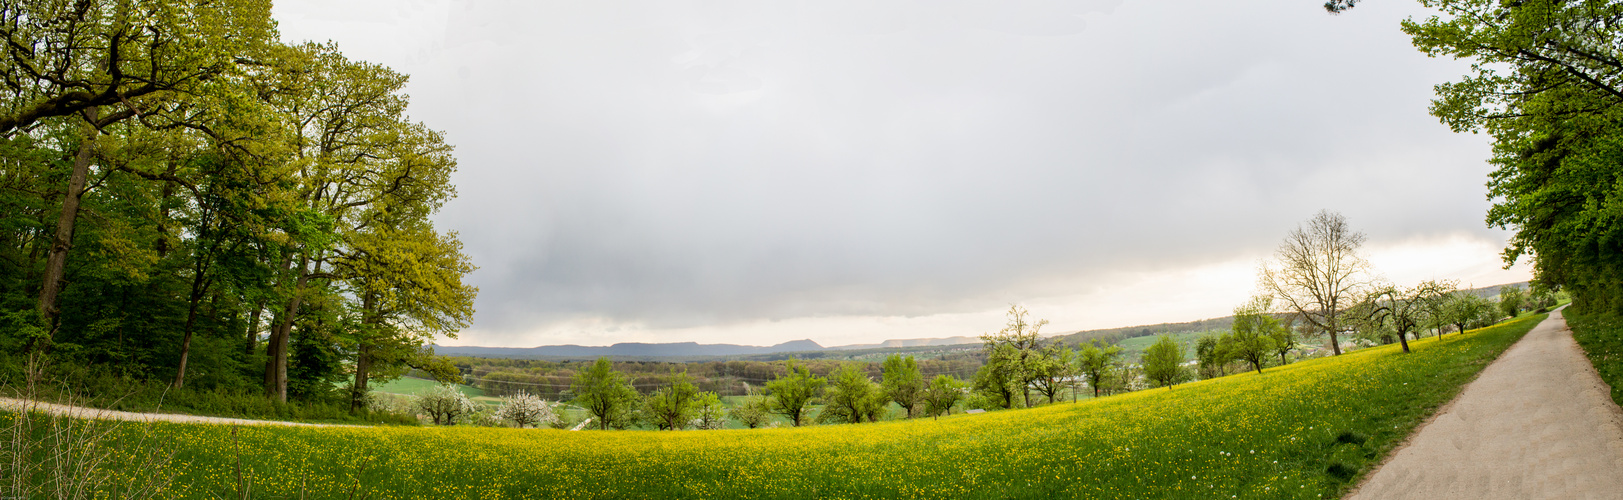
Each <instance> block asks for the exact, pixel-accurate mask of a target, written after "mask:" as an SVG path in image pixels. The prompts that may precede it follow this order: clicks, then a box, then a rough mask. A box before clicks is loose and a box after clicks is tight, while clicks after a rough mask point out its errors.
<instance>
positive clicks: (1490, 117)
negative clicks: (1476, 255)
mask: <svg viewBox="0 0 1623 500" xmlns="http://www.w3.org/2000/svg"><path fill="white" fill-rule="evenodd" d="M1428 5H1429V6H1431V7H1433V8H1436V9H1438V10H1439V11H1441V14H1442V15H1440V16H1436V17H1433V18H1430V19H1426V20H1421V21H1416V20H1409V21H1405V22H1404V23H1403V30H1404V32H1405V33H1408V34H1409V35H1410V36H1411V37H1413V39H1414V44H1415V47H1417V48H1419V49H1420V50H1421V51H1422V52H1424V53H1426V54H1427V55H1429V56H1434V57H1435V56H1448V57H1454V58H1460V59H1467V60H1470V61H1471V63H1472V67H1471V73H1470V74H1468V75H1466V76H1464V77H1463V78H1462V79H1461V80H1459V81H1456V82H1450V83H1444V84H1441V85H1438V86H1437V98H1436V99H1435V100H1433V101H1432V108H1431V112H1432V114H1433V115H1435V116H1437V117H1438V118H1439V119H1440V120H1442V122H1443V123H1444V124H1447V125H1448V126H1449V127H1450V128H1452V129H1453V130H1455V131H1456V132H1463V131H1471V132H1473V133H1474V132H1486V133H1488V134H1489V135H1491V136H1492V137H1493V139H1494V143H1493V155H1494V156H1493V159H1492V160H1491V163H1493V164H1494V165H1495V167H1496V170H1495V171H1494V172H1493V173H1492V174H1490V175H1489V181H1488V196H1489V199H1491V200H1493V201H1494V205H1493V207H1492V208H1490V209H1489V211H1488V217H1487V222H1488V224H1489V225H1492V226H1497V227H1501V228H1509V229H1512V230H1513V231H1514V232H1515V235H1514V237H1513V238H1512V239H1511V241H1510V243H1509V247H1508V248H1506V249H1505V251H1504V258H1505V262H1506V264H1512V263H1515V262H1516V261H1517V260H1518V259H1520V258H1522V257H1536V258H1534V259H1533V270H1534V282H1535V286H1536V287H1544V288H1546V289H1549V290H1565V291H1567V292H1570V293H1571V294H1572V297H1573V309H1575V310H1579V311H1586V312H1609V311H1617V310H1620V308H1623V272H1620V271H1623V253H1620V252H1617V251H1616V250H1615V249H1617V248H1620V247H1623V210H1620V209H1619V208H1620V207H1623V191H1620V190H1619V189H1618V186H1619V185H1623V184H1620V181H1623V169H1619V168H1617V165H1618V164H1620V163H1623V74H1620V73H1619V72H1618V71H1617V69H1618V63H1617V61H1618V60H1619V59H1620V58H1623V57H1620V56H1623V54H1620V53H1619V47H1620V46H1623V43H1620V42H1623V24H1619V23H1617V22H1615V20H1616V19H1618V18H1619V16H1620V15H1623V4H1617V3H1615V2H1552V1H1534V2H1480V1H1469V0H1440V1H1435V2H1429V3H1428ZM1506 292H1509V291H1508V290H1507V291H1506ZM1510 293H1511V294H1512V295H1519V294H1520V292H1510ZM1502 298H1503V295H1502ZM1512 298H1515V297H1512ZM1516 299H1517V300H1501V307H1502V308H1503V309H1501V312H1502V313H1504V314H1505V315H1506V316H1515V313H1516V311H1517V310H1519V309H1522V308H1524V307H1525V306H1524V305H1522V304H1520V303H1519V302H1520V299H1519V298H1516Z"/></svg>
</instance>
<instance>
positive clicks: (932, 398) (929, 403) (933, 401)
mask: <svg viewBox="0 0 1623 500" xmlns="http://www.w3.org/2000/svg"><path fill="white" fill-rule="evenodd" d="M963 398H964V383H963V382H960V381H959V380H958V379H956V378H952V377H951V376H948V375H936V376H935V379H934V380H931V381H930V385H929V387H926V388H925V389H924V411H926V412H928V413H929V414H930V417H931V418H935V419H940V418H941V415H943V414H946V413H947V412H949V411H952V407H953V405H956V404H958V401H959V400H961V399H963Z"/></svg>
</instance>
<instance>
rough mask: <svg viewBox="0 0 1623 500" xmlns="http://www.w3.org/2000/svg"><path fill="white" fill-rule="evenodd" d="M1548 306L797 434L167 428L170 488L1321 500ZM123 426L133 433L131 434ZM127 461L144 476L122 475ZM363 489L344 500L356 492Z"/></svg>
mask: <svg viewBox="0 0 1623 500" xmlns="http://www.w3.org/2000/svg"><path fill="white" fill-rule="evenodd" d="M1542 318H1543V316H1542V315H1539V316H1531V317H1527V318H1523V319H1519V320H1515V321H1512V322H1508V323H1506V324H1502V325H1498V326H1495V327H1490V328H1486V329H1482V330H1476V331H1472V332H1468V333H1466V334H1463V335H1450V336H1445V337H1444V338H1443V339H1442V340H1441V341H1438V340H1435V339H1433V338H1427V339H1425V340H1422V341H1419V342H1415V343H1413V344H1412V345H1414V346H1415V352H1414V353H1413V354H1408V355H1405V354H1403V353H1402V352H1401V351H1399V350H1397V346H1385V347H1377V348H1371V349H1364V350H1360V351H1355V352H1352V353H1350V354H1347V355H1344V356H1340V357H1336V358H1327V359H1318V360H1311V361H1305V362H1300V363H1295V364H1292V365H1288V366H1284V367H1277V368H1270V369H1268V370H1266V371H1265V373H1263V374H1262V375H1257V374H1255V373H1247V374H1243V375H1234V376H1230V377H1224V378H1219V379H1215V380H1208V381H1202V382H1195V383H1190V384H1184V385H1179V386H1176V387H1175V388H1173V389H1171V390H1168V389H1154V390H1148V391H1141V392H1136V393H1130V394H1124V395H1119V396H1112V397H1105V398H1101V399H1097V400H1090V401H1084V402H1081V403H1074V404H1073V403H1063V404H1056V405H1052V406H1046V407H1040V408H1035V409H1027V410H1013V411H1002V412H992V413H987V414H980V415H955V416H951V417H946V418H942V419H940V420H939V421H932V420H913V421H890V422H881V423H874V424H860V425H826V426H815V427H804V428H797V429H758V430H720V431H682V432H658V431H580V432H569V431H560V430H552V429H539V430H538V429H498V428H472V427H450V428H434V427H427V428H412V427H377V428H283V427H244V428H239V429H238V435H237V437H236V440H235V441H234V440H233V437H232V430H231V428H229V427H218V426H205V425H182V424H162V425H156V426H155V427H154V428H152V429H148V431H151V432H157V433H159V434H160V435H162V437H163V439H164V442H167V443H172V444H173V445H174V446H176V447H178V449H180V450H181V451H180V453H179V454H178V455H177V456H176V459H175V467H178V468H179V476H178V477H177V479H176V481H175V482H174V483H173V484H171V485H170V487H169V488H170V489H169V491H167V494H169V495H171V496H174V497H179V498H213V497H221V498H227V497H233V493H232V491H233V488H234V485H235V484H236V475H235V474H236V468H235V466H234V464H235V463H236V462H237V460H238V456H237V454H236V453H234V452H233V449H234V448H240V450H241V452H240V460H241V463H242V464H243V468H244V473H245V475H247V476H249V477H251V478H252V480H253V483H254V484H253V493H254V497H255V498H298V497H299V492H300V491H301V490H304V491H305V492H306V493H307V494H308V497H309V498H344V497H347V496H348V495H349V494H350V493H351V492H352V491H362V492H365V493H366V494H369V495H370V498H489V499H497V498H1231V497H1234V498H1330V497H1335V496H1336V495H1338V494H1339V493H1341V492H1342V491H1343V490H1344V489H1345V488H1346V487H1347V486H1348V485H1349V484H1350V483H1351V482H1352V481H1355V480H1356V479H1357V477H1359V476H1360V475H1361V474H1362V473H1364V472H1367V469H1368V468H1369V467H1370V466H1371V464H1373V463H1376V461H1377V460H1378V458H1379V457H1380V456H1382V455H1383V454H1384V453H1385V452H1386V451H1387V450H1389V449H1390V448H1391V447H1393V446H1394V445H1395V444H1396V443H1397V442H1398V441H1399V440H1401V438H1402V437H1403V436H1405V435H1407V434H1408V433H1409V431H1410V430H1411V429H1412V428H1413V427H1414V426H1415V425H1417V424H1418V423H1419V422H1421V421H1422V420H1423V419H1424V418H1425V417H1426V416H1427V415H1428V414H1430V413H1431V411H1432V410H1433V409H1435V408H1436V407H1438V406H1439V405H1441V404H1442V403H1444V402H1446V401H1447V400H1448V399H1450V398H1451V397H1452V396H1453V395H1454V394H1455V393H1457V391H1458V390H1459V388H1460V387H1461V385H1462V384H1463V383H1464V382H1466V381H1468V380H1469V379H1470V378H1471V377H1472V376H1474V375H1475V374H1476V373H1477V372H1478V371H1479V370H1481V369H1482V367H1483V366H1485V365H1486V364H1487V363H1488V362H1489V361H1491V360H1492V359H1493V358H1495V357H1497V355H1498V354H1499V353H1500V352H1502V351H1503V350H1504V349H1505V348H1506V347H1508V346H1509V345H1510V344H1511V343H1512V342H1514V341H1515V340H1516V339H1519V338H1520V337H1521V336H1522V334H1524V333H1526V332H1527V331H1528V330H1529V329H1531V328H1532V326H1533V325H1535V324H1536V323H1537V322H1538V321H1539V320H1541V319H1542ZM128 432H131V433H136V432H139V431H138V430H136V429H131V430H129V431H128ZM126 472H127V473H130V474H139V473H142V472H143V471H126ZM359 496H360V495H359V494H357V495H356V498H359Z"/></svg>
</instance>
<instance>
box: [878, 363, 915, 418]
mask: <svg viewBox="0 0 1623 500" xmlns="http://www.w3.org/2000/svg"><path fill="white" fill-rule="evenodd" d="M884 369H885V378H884V381H883V382H882V383H883V385H884V388H883V389H884V395H885V397H886V398H888V399H889V400H890V401H895V402H896V404H898V405H901V406H902V410H904V411H906V412H907V418H913V411H914V410H916V409H918V407H919V405H920V404H921V403H922V402H923V397H924V388H925V387H924V375H922V374H920V373H919V363H918V362H917V361H914V360H913V357H912V356H908V357H906V358H903V357H902V355H900V354H892V355H890V356H889V357H886V358H885V365H884Z"/></svg>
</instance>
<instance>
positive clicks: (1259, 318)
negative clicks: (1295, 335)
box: [1220, 296, 1285, 373]
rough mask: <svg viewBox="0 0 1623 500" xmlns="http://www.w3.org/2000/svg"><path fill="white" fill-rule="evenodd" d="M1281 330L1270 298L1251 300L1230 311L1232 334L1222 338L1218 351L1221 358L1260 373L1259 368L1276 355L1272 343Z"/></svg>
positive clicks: (1281, 326) (1260, 369) (1282, 327)
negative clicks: (1247, 365)
mask: <svg viewBox="0 0 1623 500" xmlns="http://www.w3.org/2000/svg"><path fill="white" fill-rule="evenodd" d="M1283 330H1285V327H1284V326H1283V325H1280V324H1279V320H1278V319H1275V318H1274V315H1273V298H1272V297H1267V296H1260V297H1253V298H1252V299H1251V301H1250V302H1247V303H1245V304H1244V305H1241V306H1240V307H1236V308H1234V330H1233V332H1232V333H1230V334H1229V335H1226V336H1224V337H1223V339H1222V340H1223V341H1222V342H1221V347H1220V350H1221V351H1223V353H1224V354H1225V356H1224V357H1227V358H1229V359H1237V360H1240V361H1244V362H1246V363H1247V364H1250V365H1251V368H1252V369H1254V370H1256V371H1257V373H1262V366H1263V364H1265V363H1267V362H1268V358H1270V357H1272V356H1273V355H1274V354H1275V353H1276V352H1278V351H1277V349H1278V347H1279V346H1278V344H1276V343H1275V340H1274V339H1275V338H1276V337H1278V336H1280V333H1279V332H1281V331H1283Z"/></svg>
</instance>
